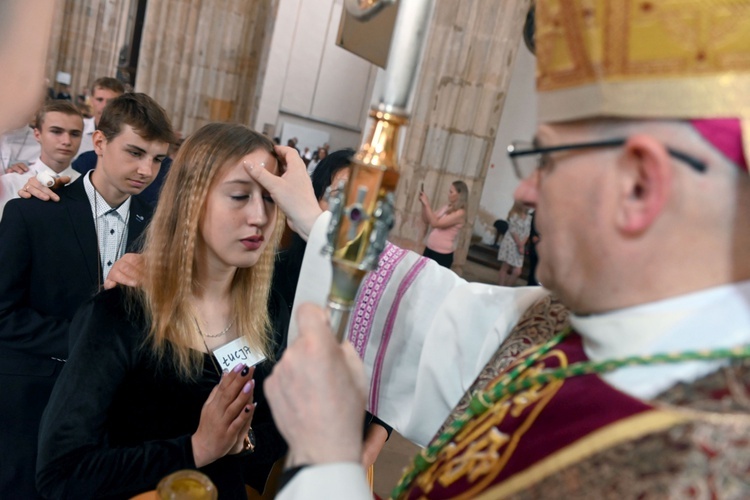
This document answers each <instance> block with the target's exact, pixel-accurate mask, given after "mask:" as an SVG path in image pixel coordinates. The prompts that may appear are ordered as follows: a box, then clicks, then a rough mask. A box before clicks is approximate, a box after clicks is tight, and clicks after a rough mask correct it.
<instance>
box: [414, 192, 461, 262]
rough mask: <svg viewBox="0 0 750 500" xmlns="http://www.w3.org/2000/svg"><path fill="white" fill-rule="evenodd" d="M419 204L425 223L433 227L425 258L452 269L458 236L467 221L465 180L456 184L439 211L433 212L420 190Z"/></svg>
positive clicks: (427, 199) (428, 238) (428, 201)
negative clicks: (445, 203) (446, 202)
mask: <svg viewBox="0 0 750 500" xmlns="http://www.w3.org/2000/svg"><path fill="white" fill-rule="evenodd" d="M419 201H420V203H422V220H423V221H424V222H425V224H428V225H429V226H430V232H429V234H428V235H427V242H426V245H425V249H424V253H423V254H422V255H424V256H425V257H429V258H430V259H432V260H434V261H435V262H437V263H438V264H440V265H441V266H443V267H447V268H448V269H450V267H451V266H452V265H453V252H454V251H455V250H456V243H457V242H458V233H459V231H461V228H462V227H464V223H465V222H466V205H467V204H468V202H469V188H468V187H467V186H466V184H465V183H464V182H463V181H454V182H453V184H451V187H450V188H449V189H448V204H447V205H443V206H442V207H440V209H439V210H438V211H437V212H433V211H432V208H431V207H430V199H429V198H428V197H427V195H426V194H425V192H424V191H423V190H422V189H421V188H420V191H419Z"/></svg>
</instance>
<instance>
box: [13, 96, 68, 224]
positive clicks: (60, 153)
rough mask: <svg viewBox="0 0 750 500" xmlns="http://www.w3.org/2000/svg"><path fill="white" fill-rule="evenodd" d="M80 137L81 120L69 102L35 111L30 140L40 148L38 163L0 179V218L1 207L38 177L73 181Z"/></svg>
mask: <svg viewBox="0 0 750 500" xmlns="http://www.w3.org/2000/svg"><path fill="white" fill-rule="evenodd" d="M82 135H83V116H82V115H81V112H80V111H79V110H78V108H76V107H75V106H74V105H73V104H72V103H71V102H70V101H62V100H55V101H50V102H48V103H46V104H45V105H44V106H42V109H41V110H39V113H38V114H37V118H36V127H35V128H34V138H35V139H36V140H37V142H38V143H39V144H40V146H41V153H40V156H39V159H38V160H37V161H36V162H34V163H32V164H31V165H30V166H29V170H28V172H24V173H22V174H19V173H15V172H9V173H8V174H6V175H3V176H0V218H2V213H3V209H4V208H5V204H6V203H8V202H9V201H10V200H12V199H14V198H18V190H19V189H21V188H22V187H23V186H24V184H26V181H27V180H28V179H29V178H31V177H36V176H37V175H39V174H42V175H43V176H48V177H49V178H52V179H55V178H58V177H62V176H67V177H69V178H70V181H69V182H72V181H74V180H76V179H77V178H78V177H79V176H80V174H79V173H78V172H76V171H75V170H73V168H72V167H71V166H70V163H71V161H73V158H74V157H75V155H76V153H77V152H78V148H79V147H80V145H81V137H82Z"/></svg>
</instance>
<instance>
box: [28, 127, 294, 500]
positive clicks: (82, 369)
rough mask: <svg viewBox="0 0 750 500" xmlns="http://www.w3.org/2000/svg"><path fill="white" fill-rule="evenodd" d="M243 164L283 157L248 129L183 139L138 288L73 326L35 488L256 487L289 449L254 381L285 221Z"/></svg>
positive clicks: (108, 298)
mask: <svg viewBox="0 0 750 500" xmlns="http://www.w3.org/2000/svg"><path fill="white" fill-rule="evenodd" d="M251 168H256V169H258V168H260V169H267V170H268V171H269V172H271V173H274V174H278V170H279V162H278V161H277V156H276V153H275V150H274V146H273V143H272V142H271V141H270V140H268V139H267V138H265V137H263V136H262V135H260V134H257V133H255V132H253V131H251V130H250V129H248V128H247V127H245V126H242V125H231V124H218V123H216V124H209V125H206V126H204V127H203V128H201V129H200V130H198V131H197V132H196V133H195V134H193V135H192V136H191V137H189V138H188V139H187V140H186V141H185V143H184V144H183V145H182V147H181V149H180V151H179V153H178V155H177V157H176V158H175V161H174V163H173V165H172V167H171V170H170V172H169V175H168V176H167V180H166V183H165V185H164V189H163V191H162V193H161V197H160V200H161V201H160V203H159V204H158V207H157V210H156V213H155V215H154V218H153V220H152V222H151V225H150V227H149V228H148V232H147V237H146V240H145V246H144V251H143V257H142V259H143V260H142V264H143V267H142V276H141V280H140V284H139V286H138V287H135V288H131V289H126V288H122V287H118V288H114V289H112V290H108V291H105V292H103V293H100V294H99V295H97V296H96V297H95V298H94V299H93V300H92V301H91V302H90V303H89V304H87V305H86V306H84V308H83V309H82V310H81V311H79V314H78V315H77V317H76V320H74V323H73V325H72V327H71V336H73V335H78V337H79V338H78V339H77V341H76V342H75V345H74V347H73V349H72V351H71V355H70V358H69V359H68V362H67V365H66V367H65V369H64V370H63V372H62V374H61V376H60V379H59V380H58V384H57V386H56V387H55V390H54V392H53V393H52V397H51V399H50V403H49V405H48V406H47V410H46V412H45V415H44V417H43V421H42V425H41V430H40V442H41V445H40V454H39V464H38V469H37V470H38V474H37V485H38V487H39V489H40V492H41V493H42V494H43V495H44V496H49V497H55V498H57V497H62V496H65V497H76V498H93V497H99V496H107V497H108V498H129V497H131V496H133V495H135V494H138V493H140V492H143V491H147V490H152V489H154V488H155V486H156V484H157V483H158V481H159V480H160V479H161V478H162V477H164V476H166V475H168V474H170V473H171V472H174V471H176V470H179V469H194V468H198V469H200V470H201V471H202V472H204V473H205V474H207V475H208V476H209V477H210V478H211V480H212V481H213V482H214V484H215V485H216V486H217V489H218V490H219V491H220V492H221V495H222V498H247V496H246V493H245V483H248V484H250V485H251V486H253V487H255V488H256V489H258V490H260V491H262V489H263V485H264V482H265V478H266V477H267V473H268V470H269V469H270V467H271V464H272V463H273V462H274V461H275V460H277V459H278V458H279V457H281V456H282V455H283V454H284V452H285V445H284V443H283V440H282V438H281V436H280V435H279V434H278V432H277V431H276V429H275V426H274V425H273V421H272V419H271V415H270V411H269V409H268V407H267V405H266V403H265V398H264V396H263V391H262V384H263V380H264V379H265V376H266V375H267V374H268V373H269V372H270V368H271V364H272V362H273V361H274V359H275V358H276V356H277V355H278V352H279V350H280V348H281V347H282V346H283V344H284V342H285V338H284V335H285V334H286V328H287V322H288V312H287V308H286V305H285V304H283V303H276V302H275V301H274V300H272V301H270V304H271V305H269V295H270V282H271V275H272V272H273V261H274V254H275V247H276V244H277V242H278V239H279V237H280V235H281V228H282V226H283V224H284V218H283V216H282V214H281V213H280V212H278V211H277V209H276V206H275V204H274V202H273V200H272V199H271V197H270V196H269V195H268V193H267V192H266V191H265V190H264V189H263V188H262V187H261V186H260V185H259V184H257V183H256V182H255V181H253V179H252V178H251V177H250V175H249V173H248V171H249V169H251ZM279 300H281V302H283V300H282V299H279ZM269 311H270V312H269ZM256 363H257V366H255V365H256ZM251 423H252V424H253V427H254V429H251V427H250V425H251ZM253 430H254V432H253ZM254 435H257V449H255V450H254V451H255V452H254V453H252V454H251V452H252V451H253V449H254V443H253V440H254V439H253V438H254Z"/></svg>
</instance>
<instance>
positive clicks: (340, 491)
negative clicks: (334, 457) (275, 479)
mask: <svg viewBox="0 0 750 500" xmlns="http://www.w3.org/2000/svg"><path fill="white" fill-rule="evenodd" d="M276 498H277V499H278V500H299V499H306V498H310V499H319V498H325V499H326V500H372V493H371V492H370V485H369V484H368V483H367V477H366V476H365V471H364V469H363V468H362V465H361V464H357V463H353V462H340V463H333V464H323V465H308V466H307V467H305V468H304V469H302V470H301V471H299V472H298V473H297V474H296V475H295V476H294V477H293V478H292V480H291V481H290V482H289V483H288V484H287V485H286V486H284V488H282V490H281V491H280V492H279V494H278V495H276Z"/></svg>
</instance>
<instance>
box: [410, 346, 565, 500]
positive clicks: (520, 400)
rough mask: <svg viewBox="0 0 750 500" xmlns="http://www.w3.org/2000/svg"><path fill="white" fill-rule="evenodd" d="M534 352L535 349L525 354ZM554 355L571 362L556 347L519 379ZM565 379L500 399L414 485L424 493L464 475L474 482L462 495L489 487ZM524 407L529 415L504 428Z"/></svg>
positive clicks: (558, 362) (560, 362) (535, 372)
mask: <svg viewBox="0 0 750 500" xmlns="http://www.w3.org/2000/svg"><path fill="white" fill-rule="evenodd" d="M531 352H533V351H529V352H527V353H525V354H527V355H528V354H531ZM553 359H554V360H556V361H555V362H553V363H551V364H552V365H556V366H560V367H566V366H568V359H567V356H566V355H565V354H564V353H563V352H562V351H560V350H558V349H555V350H552V351H550V352H549V353H547V355H546V356H544V357H543V358H542V359H540V360H539V361H538V362H537V363H536V364H535V365H533V366H531V367H529V369H527V370H526V372H524V373H523V374H522V375H521V376H520V379H523V378H527V377H533V376H535V375H538V374H539V373H540V372H541V371H542V370H544V369H545V368H546V367H547V366H546V365H547V363H549V362H550V361H551V360H553ZM563 383H565V381H555V382H552V383H550V384H546V385H535V386H533V387H531V388H529V389H528V390H526V391H523V392H520V393H517V394H515V395H512V396H510V397H506V398H503V399H501V400H500V401H498V402H497V403H496V404H495V407H494V408H493V410H492V411H488V412H486V413H485V414H484V415H482V416H481V417H479V418H477V419H476V420H475V421H472V422H471V423H470V424H468V425H467V426H466V428H465V429H463V430H462V431H461V432H460V433H459V434H458V435H457V436H456V440H455V441H454V442H453V443H451V444H450V445H448V446H446V447H445V449H444V450H443V451H442V452H441V454H440V455H439V456H438V459H437V461H436V462H435V464H433V466H432V467H430V469H429V470H427V471H426V472H425V473H423V474H422V475H420V476H419V477H418V478H417V479H416V481H415V484H414V485H413V486H412V487H415V486H416V487H418V488H420V489H421V490H422V491H423V492H424V493H425V494H429V493H430V492H431V491H432V489H433V487H434V485H435V484H440V485H441V486H443V487H448V486H450V485H452V484H453V483H455V482H456V481H458V480H462V479H464V480H466V481H467V482H469V483H471V484H470V487H469V488H468V489H467V490H466V491H465V492H464V493H463V495H462V497H465V498H471V497H472V496H474V495H476V494H477V493H479V492H481V491H482V490H484V489H485V488H487V486H488V485H490V484H491V483H492V481H493V480H494V479H495V478H496V477H497V475H498V474H500V473H501V472H502V470H503V469H504V468H505V465H506V464H507V463H508V461H509V460H510V459H511V457H512V456H513V453H514V452H515V451H516V448H517V446H518V443H519V442H520V441H521V439H522V438H523V436H524V435H525V434H526V432H527V431H528V430H529V429H530V428H531V426H532V425H533V424H534V422H535V421H536V419H537V418H538V416H539V415H540V413H541V412H542V411H543V410H544V408H545V407H546V406H547V404H549V402H550V401H551V400H552V398H553V397H554V396H555V394H557V392H558V391H559V390H560V388H561V387H562V385H563ZM525 411H528V415H527V416H526V417H525V418H524V420H523V421H521V422H519V423H517V424H516V425H515V429H514V430H513V432H512V433H511V434H506V433H505V432H503V428H504V427H508V425H509V424H508V423H507V422H508V420H509V419H513V420H515V419H518V418H520V417H521V416H522V414H523V413H524V412H525ZM504 423H505V425H504Z"/></svg>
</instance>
